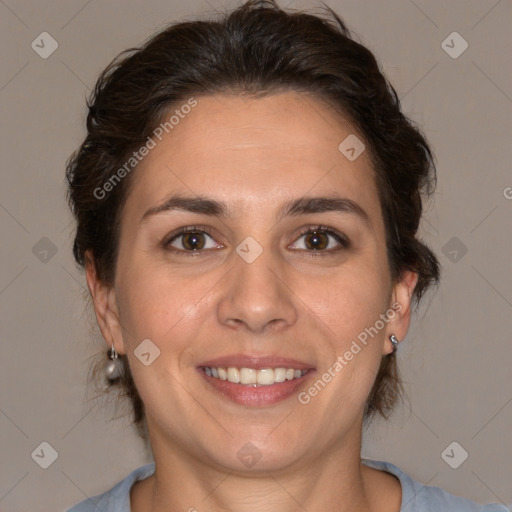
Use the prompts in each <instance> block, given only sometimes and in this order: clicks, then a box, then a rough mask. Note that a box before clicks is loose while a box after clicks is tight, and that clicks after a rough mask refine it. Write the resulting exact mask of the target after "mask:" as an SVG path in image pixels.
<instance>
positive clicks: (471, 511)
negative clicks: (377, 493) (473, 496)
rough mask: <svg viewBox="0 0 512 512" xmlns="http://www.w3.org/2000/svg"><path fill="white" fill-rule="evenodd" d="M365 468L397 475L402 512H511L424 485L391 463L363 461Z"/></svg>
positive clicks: (505, 508)
mask: <svg viewBox="0 0 512 512" xmlns="http://www.w3.org/2000/svg"><path fill="white" fill-rule="evenodd" d="M362 462H363V464H364V465H365V466H368V467H370V468H374V469H379V470H381V471H386V472H387V473H391V474H392V475H395V476H396V477H397V478H398V479H399V480H400V484H401V486H402V504H401V506H400V512H437V511H439V512H441V511H443V512H444V511H446V510H450V512H510V509H509V508H508V507H506V506H505V505H502V504H498V503H490V504H487V505H480V504H478V503H476V502H474V501H471V500H468V499H466V498H462V497H460V496H455V495H454V494H450V493H449V492H447V491H445V490H444V489H441V488H440V487H434V486H430V485H423V484H421V483H419V482H417V481H416V480H413V479H412V478H411V477H410V476H409V475H407V474H406V473H404V472H403V471H402V470H401V469H400V468H398V467H397V466H395V465H394V464H391V463H390V462H383V461H377V460H372V459H362Z"/></svg>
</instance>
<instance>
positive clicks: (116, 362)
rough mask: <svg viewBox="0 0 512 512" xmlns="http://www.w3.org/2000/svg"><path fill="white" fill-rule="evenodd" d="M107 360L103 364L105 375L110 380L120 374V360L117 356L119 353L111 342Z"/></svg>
mask: <svg viewBox="0 0 512 512" xmlns="http://www.w3.org/2000/svg"><path fill="white" fill-rule="evenodd" d="M108 358H109V361H108V363H107V364H106V365H105V375H106V377H107V379H108V380H109V381H110V382H113V381H115V380H117V379H118V378H119V377H120V376H121V370H122V366H121V364H122V363H121V360H120V358H119V354H118V353H117V351H116V349H115V348H114V344H113V343H112V348H111V349H110V351H109V353H108Z"/></svg>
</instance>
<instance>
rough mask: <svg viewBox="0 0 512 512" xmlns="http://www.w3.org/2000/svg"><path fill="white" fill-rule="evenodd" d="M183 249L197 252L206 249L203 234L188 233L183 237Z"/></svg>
mask: <svg viewBox="0 0 512 512" xmlns="http://www.w3.org/2000/svg"><path fill="white" fill-rule="evenodd" d="M182 244H183V247H184V248H185V249H187V250H197V249H202V248H203V247H204V244H205V242H204V236H203V233H197V232H196V233H186V234H184V235H182Z"/></svg>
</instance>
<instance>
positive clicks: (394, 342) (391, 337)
mask: <svg viewBox="0 0 512 512" xmlns="http://www.w3.org/2000/svg"><path fill="white" fill-rule="evenodd" d="M389 339H390V340H391V344H392V345H393V352H391V353H392V354H394V353H395V352H396V349H397V348H398V340H397V338H396V336H395V335H394V334H392V335H391V336H390V337H389Z"/></svg>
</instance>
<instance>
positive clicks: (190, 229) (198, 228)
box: [161, 225, 351, 256]
mask: <svg viewBox="0 0 512 512" xmlns="http://www.w3.org/2000/svg"><path fill="white" fill-rule="evenodd" d="M196 232H198V233H204V234H206V235H208V236H209V237H210V238H211V239H212V240H214V241H215V242H217V240H216V239H215V238H214V236H213V233H212V232H213V230H212V228H210V227H209V226H205V225H192V226H183V227H181V228H178V229H176V230H174V231H173V232H172V233H170V234H169V235H168V236H166V237H165V239H164V240H163V242H162V244H161V245H162V247H163V248H164V249H166V250H170V251H173V252H176V253H180V254H187V255H192V256H195V255H199V254H204V253H207V252H209V251H211V250H212V249H200V250H196V251H186V250H184V249H177V248H175V247H172V246H171V242H173V241H174V239H175V238H179V237H180V236H181V235H184V234H187V233H196ZM313 232H322V233H326V234H327V235H329V236H331V237H333V238H335V239H336V240H337V242H338V244H339V245H340V246H341V248H338V249H323V250H308V249H293V250H298V251H301V252H304V253H307V254H308V255H311V256H320V255H322V254H333V253H337V252H338V251H340V250H342V249H348V248H349V247H350V246H351V243H350V240H349V239H348V238H347V237H346V236H345V235H344V234H343V233H340V232H339V231H338V230H336V229H334V228H331V227H329V226H324V225H314V226H306V227H304V228H302V229H301V230H300V231H299V233H298V235H297V236H296V238H295V241H294V242H293V243H292V244H291V245H293V244H294V243H296V242H297V240H298V239H300V238H301V237H302V236H304V235H307V234H309V233H313ZM219 245H220V246H221V247H217V249H219V248H222V247H223V244H219Z"/></svg>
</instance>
